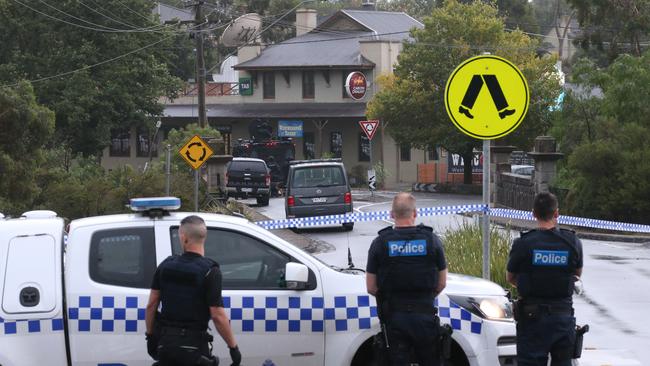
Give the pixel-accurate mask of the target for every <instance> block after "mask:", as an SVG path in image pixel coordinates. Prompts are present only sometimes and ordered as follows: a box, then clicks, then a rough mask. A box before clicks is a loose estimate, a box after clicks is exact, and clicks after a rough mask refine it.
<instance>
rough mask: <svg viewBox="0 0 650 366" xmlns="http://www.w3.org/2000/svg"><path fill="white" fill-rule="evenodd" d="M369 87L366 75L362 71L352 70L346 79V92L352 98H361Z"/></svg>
mask: <svg viewBox="0 0 650 366" xmlns="http://www.w3.org/2000/svg"><path fill="white" fill-rule="evenodd" d="M367 89H368V82H367V81H366V75H364V74H363V73H362V72H360V71H354V72H351V73H350V75H348V77H347V79H345V92H346V93H348V95H349V96H350V98H352V99H354V100H359V99H361V98H363V97H364V96H365V95H366V90H367Z"/></svg>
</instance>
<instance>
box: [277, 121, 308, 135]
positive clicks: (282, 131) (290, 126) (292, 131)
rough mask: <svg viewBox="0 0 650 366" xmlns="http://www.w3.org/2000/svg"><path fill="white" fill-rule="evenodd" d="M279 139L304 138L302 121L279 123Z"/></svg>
mask: <svg viewBox="0 0 650 366" xmlns="http://www.w3.org/2000/svg"><path fill="white" fill-rule="evenodd" d="M278 137H302V121H283V120H280V121H278Z"/></svg>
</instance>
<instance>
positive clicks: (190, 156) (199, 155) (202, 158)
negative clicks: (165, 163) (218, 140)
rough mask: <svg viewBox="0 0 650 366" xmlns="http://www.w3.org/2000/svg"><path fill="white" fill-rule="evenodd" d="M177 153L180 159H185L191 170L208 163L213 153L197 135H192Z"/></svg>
mask: <svg viewBox="0 0 650 366" xmlns="http://www.w3.org/2000/svg"><path fill="white" fill-rule="evenodd" d="M178 153H179V154H181V157H182V158H183V159H185V161H186V162H187V164H189V165H190V166H191V167H192V169H194V170H196V169H199V168H200V167H201V166H202V165H203V164H204V163H205V162H206V161H208V158H210V156H211V155H212V153H213V151H212V149H210V146H208V144H207V143H206V142H205V141H203V139H201V138H200V137H199V135H194V137H192V138H191V139H189V140H188V141H187V142H186V143H185V145H183V147H181V149H180V150H179V151H178Z"/></svg>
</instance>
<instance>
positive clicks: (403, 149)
mask: <svg viewBox="0 0 650 366" xmlns="http://www.w3.org/2000/svg"><path fill="white" fill-rule="evenodd" d="M399 160H400V161H411V145H409V144H402V145H400V146H399Z"/></svg>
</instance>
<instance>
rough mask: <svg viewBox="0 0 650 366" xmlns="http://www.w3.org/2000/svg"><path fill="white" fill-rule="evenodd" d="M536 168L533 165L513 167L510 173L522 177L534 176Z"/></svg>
mask: <svg viewBox="0 0 650 366" xmlns="http://www.w3.org/2000/svg"><path fill="white" fill-rule="evenodd" d="M534 170H535V167H534V166H533V165H511V166H510V172H512V173H513V174H520V175H533V171H534Z"/></svg>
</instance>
